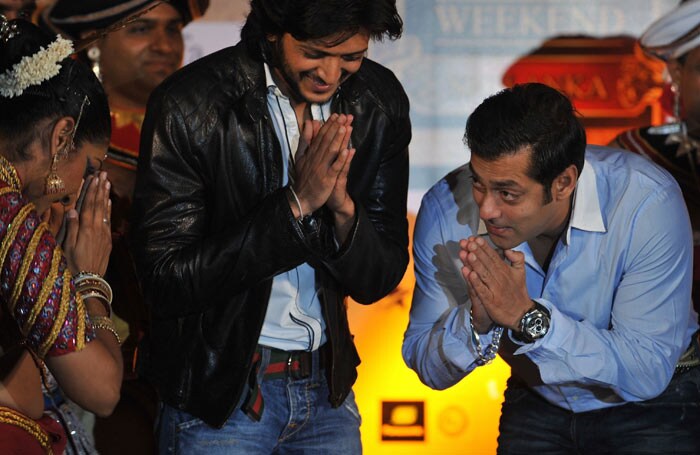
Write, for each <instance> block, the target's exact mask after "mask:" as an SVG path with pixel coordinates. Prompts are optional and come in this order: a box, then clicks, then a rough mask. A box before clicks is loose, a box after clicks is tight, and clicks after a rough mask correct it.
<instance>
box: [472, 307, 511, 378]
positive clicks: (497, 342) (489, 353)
mask: <svg viewBox="0 0 700 455" xmlns="http://www.w3.org/2000/svg"><path fill="white" fill-rule="evenodd" d="M469 326H470V327H471V329H472V342H473V343H474V348H475V349H476V355H477V356H478V357H477V359H476V360H475V361H474V363H476V365H477V366H482V365H488V364H489V363H491V362H492V361H493V359H495V358H496V354H498V348H499V347H500V346H501V336H502V335H503V327H501V326H500V325H497V326H496V327H495V328H494V329H493V337H491V343H490V344H489V345H488V346H486V350H483V349H482V347H481V340H480V339H479V334H478V333H477V332H476V327H474V318H473V317H472V313H471V311H470V312H469Z"/></svg>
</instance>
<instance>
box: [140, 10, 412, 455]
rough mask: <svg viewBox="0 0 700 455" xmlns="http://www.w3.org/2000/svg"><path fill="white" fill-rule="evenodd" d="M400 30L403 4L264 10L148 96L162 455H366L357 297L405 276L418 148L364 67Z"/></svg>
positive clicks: (149, 366) (146, 213) (147, 233)
mask: <svg viewBox="0 0 700 455" xmlns="http://www.w3.org/2000/svg"><path fill="white" fill-rule="evenodd" d="M401 31H402V21H401V18H400V17H399V15H398V13H397V11H396V6H395V0H311V1H309V0H287V1H279V0H252V2H251V13H250V15H249V16H248V19H247V21H246V24H245V26H244V28H243V30H242V32H241V37H242V41H241V43H240V44H238V45H236V46H235V47H231V48H227V49H224V50H222V51H219V52H217V53H215V54H213V55H210V56H207V57H205V58H202V59H200V60H198V61H196V62H194V63H193V64H191V65H189V66H187V67H185V68H184V69H182V70H180V71H179V72H177V73H175V75H174V76H172V77H171V78H169V79H168V80H167V81H165V83H164V84H162V85H161V86H160V87H159V88H158V89H157V90H156V92H155V93H154V94H153V95H152V97H151V99H150V101H149V105H148V110H147V114H146V119H145V122H144V125H143V133H142V144H141V156H140V159H139V169H138V177H137V183H136V191H135V198H134V223H135V224H134V229H133V231H132V232H133V235H134V239H133V241H134V245H135V248H134V252H135V257H136V262H137V265H138V267H139V269H140V275H141V279H142V284H143V289H144V292H145V295H146V298H147V301H148V302H149V304H150V309H151V312H152V339H151V340H150V348H149V352H148V353H147V354H146V355H144V356H142V357H141V358H142V359H143V360H144V370H145V372H146V374H147V376H148V377H149V378H150V379H151V380H152V381H153V383H154V384H155V385H156V387H157V388H158V390H159V392H160V396H161V399H162V402H163V406H162V410H161V419H160V426H159V429H158V431H159V437H160V449H161V451H163V452H166V451H168V450H177V451H178V453H197V451H198V450H201V451H206V452H207V454H212V453H218V452H217V451H216V450H222V453H227V452H229V453H230V451H231V450H234V449H235V450H236V451H244V450H248V451H251V452H255V453H271V452H273V451H276V450H292V451H302V452H304V453H331V452H332V453H359V452H360V451H361V447H360V439H359V424H360V421H359V414H358V413H357V407H356V405H355V401H354V396H353V394H352V390H351V387H352V385H353V383H354V381H355V378H356V376H357V373H356V367H357V365H358V364H359V358H358V355H357V351H356V349H355V346H354V343H353V341H352V335H351V333H350V331H349V328H348V321H347V315H346V307H345V298H346V296H348V295H349V296H351V297H352V298H353V299H354V300H355V301H357V302H360V303H363V304H369V303H372V302H374V301H376V300H378V299H380V298H382V297H383V296H385V295H386V294H387V293H389V292H390V291H391V290H392V289H393V288H394V287H395V286H396V285H397V284H398V283H399V281H400V280H401V277H402V276H403V274H404V271H405V269H406V266H407V263H408V251H407V245H408V235H407V221H406V193H407V186H408V143H409V141H410V138H411V126H410V121H409V116H408V99H407V97H406V94H405V93H404V90H403V88H402V87H401V85H400V83H399V82H398V80H397V79H396V78H395V76H394V75H393V74H392V73H391V72H390V71H389V70H387V69H386V68H384V67H382V66H380V65H379V64H377V63H375V62H373V61H371V60H369V59H367V58H365V57H364V56H365V53H366V50H367V45H368V42H369V40H370V39H381V38H382V37H383V36H387V37H389V38H391V39H396V38H398V37H399V36H400V34H401ZM295 152H296V154H295ZM263 405H264V406H263ZM214 441H216V447H217V448H218V449H214V450H213V451H212V444H213V443H214Z"/></svg>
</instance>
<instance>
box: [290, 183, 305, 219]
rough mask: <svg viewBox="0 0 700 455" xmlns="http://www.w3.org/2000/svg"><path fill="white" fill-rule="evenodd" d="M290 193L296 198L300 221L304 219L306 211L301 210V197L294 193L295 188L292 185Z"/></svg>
mask: <svg viewBox="0 0 700 455" xmlns="http://www.w3.org/2000/svg"><path fill="white" fill-rule="evenodd" d="M289 191H290V192H291V193H292V196H294V200H295V201H296V203H297V207H299V218H297V219H298V220H300V219H302V218H304V211H303V210H302V209H301V202H299V197H297V193H296V191H294V187H292V185H289Z"/></svg>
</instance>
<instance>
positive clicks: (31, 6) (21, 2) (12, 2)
mask: <svg viewBox="0 0 700 455" xmlns="http://www.w3.org/2000/svg"><path fill="white" fill-rule="evenodd" d="M35 11H36V1H34V0H0V14H2V15H3V16H5V19H6V20H8V21H10V20H13V19H26V20H31V19H32V17H33V15H34V12H35Z"/></svg>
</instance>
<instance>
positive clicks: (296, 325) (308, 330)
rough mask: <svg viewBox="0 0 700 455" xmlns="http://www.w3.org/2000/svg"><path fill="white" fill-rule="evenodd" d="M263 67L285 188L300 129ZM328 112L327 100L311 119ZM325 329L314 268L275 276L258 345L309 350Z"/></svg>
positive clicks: (303, 267) (323, 339)
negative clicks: (280, 151) (282, 164)
mask: <svg viewBox="0 0 700 455" xmlns="http://www.w3.org/2000/svg"><path fill="white" fill-rule="evenodd" d="M264 65H265V80H266V84H267V88H268V92H267V108H268V110H269V112H270V114H271V116H272V119H273V124H274V127H275V133H276V134H277V138H278V139H279V141H280V146H281V149H282V163H284V173H283V178H282V184H283V185H286V184H287V182H288V181H289V177H288V176H289V169H288V166H289V156H290V154H291V156H292V157H293V156H294V155H295V154H296V152H297V149H298V147H299V138H300V137H301V129H300V127H299V124H298V123H297V117H296V114H295V113H294V108H293V107H292V105H291V103H290V101H289V98H288V97H286V96H285V95H284V94H282V92H281V91H280V89H279V87H278V86H277V84H275V81H274V80H273V79H272V73H271V72H270V67H269V66H268V65H267V63H265V64H264ZM330 110H331V101H330V100H329V101H327V102H326V103H324V104H323V105H319V104H312V105H311V117H312V118H313V119H315V120H320V121H323V120H325V119H327V118H328V117H329V116H330ZM325 329H326V323H325V321H324V320H323V315H322V312H321V302H320V300H319V298H318V290H317V289H316V279H315V276H314V269H313V268H312V267H311V266H310V265H309V264H306V263H304V264H301V265H300V266H299V267H297V268H295V269H292V270H290V271H288V272H285V273H282V274H279V275H277V276H275V277H274V279H273V281H272V292H271V294H270V301H269V304H268V306H267V313H266V314H265V321H264V323H263V328H262V332H261V333H260V339H259V340H258V342H259V343H260V344H262V345H265V346H271V347H275V348H278V349H284V350H287V351H291V350H305V351H313V350H316V349H318V348H319V346H321V345H322V344H323V343H325V342H326V336H325Z"/></svg>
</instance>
